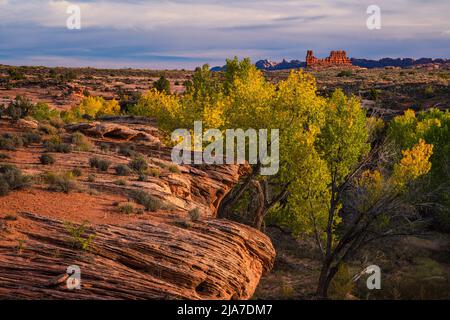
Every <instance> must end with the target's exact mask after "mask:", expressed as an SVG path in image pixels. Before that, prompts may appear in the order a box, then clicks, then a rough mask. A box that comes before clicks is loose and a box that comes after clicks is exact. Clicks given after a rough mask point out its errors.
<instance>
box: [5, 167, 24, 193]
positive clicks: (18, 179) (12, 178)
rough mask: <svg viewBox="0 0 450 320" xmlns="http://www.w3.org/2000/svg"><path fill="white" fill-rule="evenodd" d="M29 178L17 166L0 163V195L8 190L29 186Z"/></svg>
mask: <svg viewBox="0 0 450 320" xmlns="http://www.w3.org/2000/svg"><path fill="white" fill-rule="evenodd" d="M29 184H30V178H29V177H28V176H25V175H23V174H22V171H20V169H18V168H17V167H15V166H13V165H9V164H3V165H0V196H5V195H7V194H8V193H9V192H10V191H13V190H18V189H22V188H25V187H27V186H29Z"/></svg>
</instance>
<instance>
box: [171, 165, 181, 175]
mask: <svg viewBox="0 0 450 320" xmlns="http://www.w3.org/2000/svg"><path fill="white" fill-rule="evenodd" d="M169 171H170V172H172V173H180V169H179V168H178V166H177V165H176V164H172V165H170V166H169Z"/></svg>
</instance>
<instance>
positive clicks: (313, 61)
mask: <svg viewBox="0 0 450 320" xmlns="http://www.w3.org/2000/svg"><path fill="white" fill-rule="evenodd" d="M351 65H352V62H351V60H350V59H349V58H347V53H346V52H345V51H343V50H339V51H331V53H330V56H329V57H327V58H325V59H318V58H316V57H315V56H314V53H313V51H312V50H308V51H307V53H306V67H308V68H327V67H341V66H351Z"/></svg>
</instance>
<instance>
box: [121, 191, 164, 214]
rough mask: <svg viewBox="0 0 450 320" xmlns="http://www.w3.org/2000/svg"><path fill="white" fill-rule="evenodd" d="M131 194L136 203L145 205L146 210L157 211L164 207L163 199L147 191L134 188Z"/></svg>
mask: <svg viewBox="0 0 450 320" xmlns="http://www.w3.org/2000/svg"><path fill="white" fill-rule="evenodd" d="M129 195H130V198H132V199H133V200H134V201H136V203H138V204H140V205H143V206H144V208H145V210H146V211H156V210H159V209H162V208H163V207H164V203H163V202H162V200H161V199H159V198H157V197H155V196H152V195H149V194H148V193H146V192H145V191H142V190H134V191H132V192H130V194H129Z"/></svg>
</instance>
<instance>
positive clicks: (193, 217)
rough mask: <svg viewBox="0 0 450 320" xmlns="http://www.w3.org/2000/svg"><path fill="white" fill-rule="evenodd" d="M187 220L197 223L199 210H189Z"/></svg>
mask: <svg viewBox="0 0 450 320" xmlns="http://www.w3.org/2000/svg"><path fill="white" fill-rule="evenodd" d="M189 219H191V221H198V220H199V219H200V210H199V209H198V208H194V209H192V210H190V211H189Z"/></svg>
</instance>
